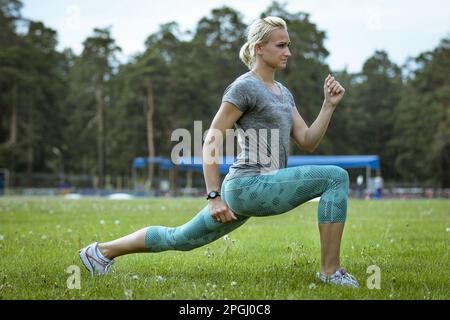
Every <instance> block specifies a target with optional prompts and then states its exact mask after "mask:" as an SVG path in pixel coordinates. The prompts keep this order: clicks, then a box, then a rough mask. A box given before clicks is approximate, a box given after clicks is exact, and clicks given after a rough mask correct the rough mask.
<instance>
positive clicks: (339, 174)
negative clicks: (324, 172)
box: [331, 166, 349, 188]
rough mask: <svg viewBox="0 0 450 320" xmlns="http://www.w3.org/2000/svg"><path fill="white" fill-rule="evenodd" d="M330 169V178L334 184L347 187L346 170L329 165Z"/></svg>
mask: <svg viewBox="0 0 450 320" xmlns="http://www.w3.org/2000/svg"><path fill="white" fill-rule="evenodd" d="M331 170H332V174H331V176H332V180H333V182H334V183H335V184H336V185H339V186H343V187H346V188H348V185H349V176H348V172H347V170H345V169H343V168H341V167H338V166H331Z"/></svg>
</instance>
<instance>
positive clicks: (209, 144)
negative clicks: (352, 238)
mask: <svg viewBox="0 0 450 320" xmlns="http://www.w3.org/2000/svg"><path fill="white" fill-rule="evenodd" d="M289 45H290V40H289V34H288V32H287V26H286V23H285V21H284V20H282V19H280V18H278V17H266V18H264V19H259V20H257V21H255V22H254V23H253V24H252V25H251V26H250V28H249V32H248V41H247V43H246V44H245V45H244V46H243V47H242V49H241V52H240V58H241V60H242V61H243V62H244V63H245V64H246V65H247V66H248V67H249V69H250V71H249V72H247V73H245V74H243V75H241V76H240V77H239V78H237V79H236V80H235V81H234V82H233V83H232V84H231V85H230V86H229V87H228V88H227V89H226V91H225V94H224V96H223V99H222V104H221V106H220V109H219V111H218V112H217V114H216V116H215V117H214V120H213V122H212V124H211V129H212V130H209V132H208V134H207V136H206V138H205V144H204V147H203V169H204V176H205V182H206V187H207V193H208V196H207V199H208V205H207V206H205V207H204V208H203V209H202V210H201V211H200V212H199V213H198V214H197V215H196V216H195V217H194V218H193V219H192V220H191V221H189V222H187V223H186V224H184V225H182V226H179V227H176V228H167V227H159V226H152V227H148V228H144V229H142V230H139V231H137V232H135V233H133V234H131V235H128V236H125V237H123V238H120V239H117V240H114V241H111V242H106V243H93V244H91V245H89V246H87V247H85V248H83V249H81V250H80V257H81V260H82V262H83V264H84V265H85V266H86V268H87V269H88V270H89V271H90V272H91V273H93V274H97V275H103V274H106V273H107V272H108V270H109V268H110V267H111V265H112V264H113V262H114V258H116V257H118V256H122V255H125V254H130V253H137V252H161V251H165V250H192V249H194V248H198V247H200V246H203V245H205V244H208V243H210V242H212V241H214V240H216V239H218V238H220V237H222V236H223V235H226V234H228V233H229V232H231V231H232V230H234V229H236V228H238V227H239V226H241V225H242V224H244V223H245V222H246V221H247V220H248V219H249V218H250V217H256V216H268V215H277V214H281V213H284V212H287V211H289V210H291V209H294V208H296V207H297V206H299V205H301V204H303V203H305V202H307V201H309V200H311V199H313V198H316V197H319V196H321V200H320V203H319V208H318V220H319V231H320V241H321V265H320V271H319V272H317V278H318V279H319V280H320V281H322V282H325V283H331V284H335V285H345V286H350V287H358V282H357V281H356V279H355V278H354V277H353V276H351V275H350V274H348V273H347V272H346V271H345V270H344V269H343V268H342V267H341V264H340V260H339V252H340V242H341V237H342V232H343V229H344V223H345V220H346V212H347V195H348V184H349V182H348V174H347V172H346V171H345V170H343V169H341V168H339V167H335V166H301V167H293V168H286V166H287V157H288V146H289V139H290V138H292V139H294V141H295V142H296V144H297V145H298V146H299V147H300V148H301V149H303V150H306V151H308V152H313V151H314V150H315V148H316V147H317V145H318V144H319V143H320V141H321V139H322V137H323V135H324V134H325V131H326V129H327V127H328V124H329V122H330V119H331V116H332V114H333V112H334V110H335V108H336V105H337V104H338V102H339V101H340V100H341V99H342V97H343V96H344V93H345V89H344V88H343V87H342V86H341V85H340V84H339V82H337V81H336V80H335V79H334V78H333V77H332V76H331V75H328V77H327V78H326V79H325V82H324V92H325V100H324V103H323V105H322V109H321V111H320V114H319V115H318V117H317V119H316V120H315V121H314V123H313V124H312V125H311V127H309V128H308V126H307V125H306V124H305V122H304V121H303V119H302V117H301V116H300V114H299V113H298V111H297V108H296V106H295V103H294V99H293V96H292V94H291V93H290V92H289V90H288V89H287V88H286V87H284V86H283V85H282V84H280V83H279V82H277V81H275V80H274V77H275V72H276V70H282V69H285V68H286V64H287V61H288V59H289V57H290V56H291V53H290V51H289ZM233 125H236V127H237V128H238V129H239V131H238V141H239V144H240V147H241V150H242V152H241V153H240V154H239V155H238V157H237V160H236V161H235V162H234V164H233V165H232V166H231V168H230V171H229V173H228V174H227V176H226V177H225V179H224V181H223V183H222V185H220V182H219V179H220V176H219V173H218V164H217V163H218V161H217V158H216V157H214V156H212V155H211V152H210V151H211V149H214V148H216V147H217V148H220V147H221V145H222V141H221V139H216V138H215V135H217V134H218V133H219V134H222V135H224V133H225V131H226V130H227V129H230V128H232V127H233ZM268 129H270V137H269V136H267V132H268ZM244 131H245V132H244ZM246 141H249V143H248V144H247V143H246ZM268 141H271V143H268ZM252 142H253V143H252ZM251 144H253V146H255V145H256V146H257V148H256V149H264V150H265V152H266V154H265V156H266V157H265V158H264V160H265V161H264V163H263V161H262V156H261V155H264V152H263V153H261V150H255V148H251V147H250V145H251ZM257 153H258V154H257ZM258 159H259V160H258ZM268 164H269V165H268Z"/></svg>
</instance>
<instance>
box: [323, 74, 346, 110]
mask: <svg viewBox="0 0 450 320" xmlns="http://www.w3.org/2000/svg"><path fill="white" fill-rule="evenodd" d="M323 89H324V92H325V103H329V104H331V105H332V106H333V107H335V106H336V105H337V104H338V103H339V101H341V100H342V97H344V94H345V89H344V87H343V86H341V84H340V83H339V82H337V81H336V80H335V79H334V77H332V76H331V75H328V77H327V78H326V79H325V82H324V85H323Z"/></svg>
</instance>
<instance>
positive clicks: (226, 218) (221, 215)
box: [208, 198, 237, 223]
mask: <svg viewBox="0 0 450 320" xmlns="http://www.w3.org/2000/svg"><path fill="white" fill-rule="evenodd" d="M208 207H209V212H210V213H211V216H212V217H213V219H214V220H216V221H217V222H220V223H227V222H230V221H233V220H237V218H236V216H235V215H234V213H233V212H232V211H231V210H230V209H229V208H228V206H227V205H226V203H225V202H223V201H222V199H220V198H215V199H211V200H209V202H208Z"/></svg>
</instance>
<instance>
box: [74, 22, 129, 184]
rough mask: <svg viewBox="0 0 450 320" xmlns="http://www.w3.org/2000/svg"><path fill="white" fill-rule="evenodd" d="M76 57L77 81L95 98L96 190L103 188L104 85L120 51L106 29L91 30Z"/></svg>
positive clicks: (106, 93) (105, 90) (111, 72)
mask: <svg viewBox="0 0 450 320" xmlns="http://www.w3.org/2000/svg"><path fill="white" fill-rule="evenodd" d="M83 46H84V49H83V52H82V54H81V57H80V63H79V64H77V66H78V67H80V73H81V78H82V80H85V81H84V85H85V86H86V90H87V93H89V94H90V95H91V96H93V97H94V98H95V103H96V106H97V107H96V114H95V123H96V127H97V134H96V138H97V173H98V178H99V180H98V187H99V188H103V187H104V185H105V141H104V139H105V121H104V112H105V98H106V100H108V89H107V86H108V83H109V81H110V79H111V77H112V74H113V71H114V67H115V66H116V64H117V59H116V56H115V54H116V53H117V52H118V51H120V50H121V49H120V48H119V47H118V46H117V45H116V43H115V41H114V39H112V38H111V35H110V30H109V29H94V34H93V35H92V36H91V37H89V38H87V39H86V40H85V41H84V43H83Z"/></svg>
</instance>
